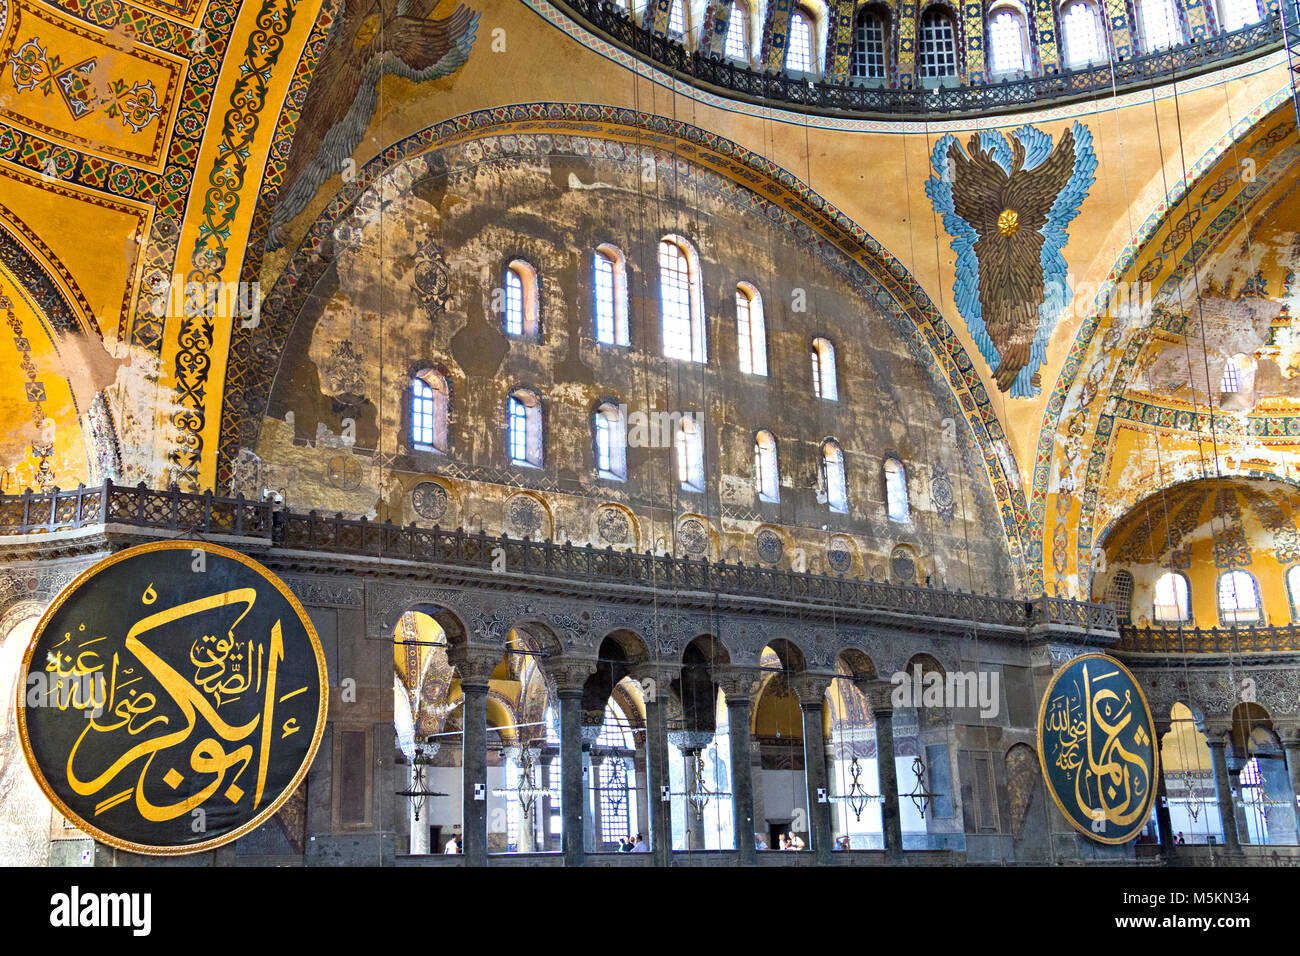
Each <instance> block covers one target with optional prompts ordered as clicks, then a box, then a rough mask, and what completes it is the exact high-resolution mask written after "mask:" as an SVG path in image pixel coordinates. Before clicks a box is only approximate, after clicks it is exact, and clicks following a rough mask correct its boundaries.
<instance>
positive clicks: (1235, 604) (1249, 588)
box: [1219, 571, 1264, 627]
mask: <svg viewBox="0 0 1300 956" xmlns="http://www.w3.org/2000/svg"><path fill="white" fill-rule="evenodd" d="M1263 621H1264V609H1263V607H1261V606H1260V603H1259V584H1258V583H1257V582H1256V581H1255V578H1254V577H1253V576H1252V575H1251V574H1250V573H1249V572H1246V571H1225V572H1224V573H1223V574H1221V575H1219V623H1220V624H1222V625H1223V626H1224V627H1228V626H1230V625H1233V624H1262V623H1263Z"/></svg>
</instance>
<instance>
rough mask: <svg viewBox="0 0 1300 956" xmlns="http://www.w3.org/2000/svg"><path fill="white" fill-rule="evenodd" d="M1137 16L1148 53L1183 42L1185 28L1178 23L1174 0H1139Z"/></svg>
mask: <svg viewBox="0 0 1300 956" xmlns="http://www.w3.org/2000/svg"><path fill="white" fill-rule="evenodd" d="M1137 14H1138V23H1139V24H1140V25H1141V27H1142V37H1143V40H1144V46H1145V49H1146V50H1147V51H1148V52H1150V51H1151V50H1163V49H1164V48H1165V47H1168V46H1173V45H1174V44H1176V43H1181V42H1182V40H1183V28H1182V25H1181V24H1180V23H1179V22H1178V11H1177V10H1176V9H1175V8H1174V0H1138V4H1137Z"/></svg>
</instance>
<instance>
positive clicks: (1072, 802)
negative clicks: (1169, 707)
mask: <svg viewBox="0 0 1300 956" xmlns="http://www.w3.org/2000/svg"><path fill="white" fill-rule="evenodd" d="M1038 761H1039V763H1040V764H1041V765H1042V768H1043V779H1044V780H1046V781H1047V789H1048V792H1049V793H1051V795H1052V799H1053V800H1054V801H1056V806H1057V808H1058V809H1059V810H1060V811H1061V813H1063V814H1064V815H1065V818H1066V819H1067V820H1069V821H1070V823H1071V824H1072V825H1073V826H1074V828H1075V829H1076V830H1078V831H1079V832H1080V833H1082V834H1083V835H1084V836H1086V837H1088V838H1089V839H1092V840H1096V841H1097V842H1098V843H1127V842H1128V841H1129V840H1131V839H1133V838H1134V837H1135V836H1137V835H1138V834H1139V833H1141V832H1142V830H1143V828H1144V827H1146V825H1147V823H1148V822H1150V820H1151V806H1152V802H1153V800H1154V799H1155V791H1156V785H1157V784H1156V781H1157V780H1158V779H1159V778H1158V777H1157V776H1156V775H1157V774H1158V773H1159V772H1160V749H1159V743H1158V742H1157V738H1156V732H1155V724H1154V723H1153V722H1152V720H1151V709H1150V707H1148V706H1147V699H1146V696H1145V695H1144V694H1143V693H1142V688H1141V687H1140V686H1138V682H1137V681H1136V680H1135V679H1134V678H1133V675H1132V674H1130V673H1129V671H1128V668H1126V667H1125V666H1124V665H1123V664H1121V663H1120V662H1119V661H1117V660H1115V659H1114V658H1113V657H1107V656H1105V655H1104V654H1085V655H1083V656H1082V657H1076V658H1075V659H1074V660H1072V661H1070V662H1069V663H1068V664H1066V665H1065V666H1064V667H1062V668H1061V669H1060V670H1059V671H1057V673H1056V676H1055V677H1053V678H1052V682H1051V684H1050V685H1049V686H1048V688H1047V693H1046V694H1045V695H1043V702H1042V705H1041V706H1040V707H1039V709H1038Z"/></svg>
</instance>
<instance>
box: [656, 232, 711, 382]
mask: <svg viewBox="0 0 1300 956" xmlns="http://www.w3.org/2000/svg"><path fill="white" fill-rule="evenodd" d="M659 308H660V314H661V317H662V324H663V337H664V355H666V356H668V357H669V358H679V359H686V360H687V361H692V362H703V361H705V350H704V314H703V313H704V302H703V299H702V298H701V295H700V265H699V257H698V256H697V255H696V254H695V247H694V246H692V245H691V244H690V243H689V242H687V241H686V240H685V239H683V238H681V237H680V236H666V237H664V239H663V240H662V241H661V242H660V243H659Z"/></svg>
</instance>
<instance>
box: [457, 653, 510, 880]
mask: <svg viewBox="0 0 1300 956" xmlns="http://www.w3.org/2000/svg"><path fill="white" fill-rule="evenodd" d="M447 661H448V662H449V663H450V664H451V665H452V666H453V667H455V668H456V672H457V673H458V675H459V676H460V687H461V691H462V692H463V693H464V695H465V701H464V704H463V707H464V715H463V718H462V727H463V731H464V736H463V738H462V741H461V752H460V753H461V850H462V853H463V855H464V857H465V864H466V865H467V866H486V865H487V805H488V804H487V695H488V682H489V679H490V677H491V675H492V671H493V670H495V669H496V666H497V664H499V663H500V662H501V651H500V650H498V649H490V648H481V647H469V646H466V645H461V646H459V647H453V648H450V649H449V650H448V651H447ZM476 786H477V787H478V788H479V790H480V792H481V793H482V799H479V800H476V799H474V794H475V787H476Z"/></svg>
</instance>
